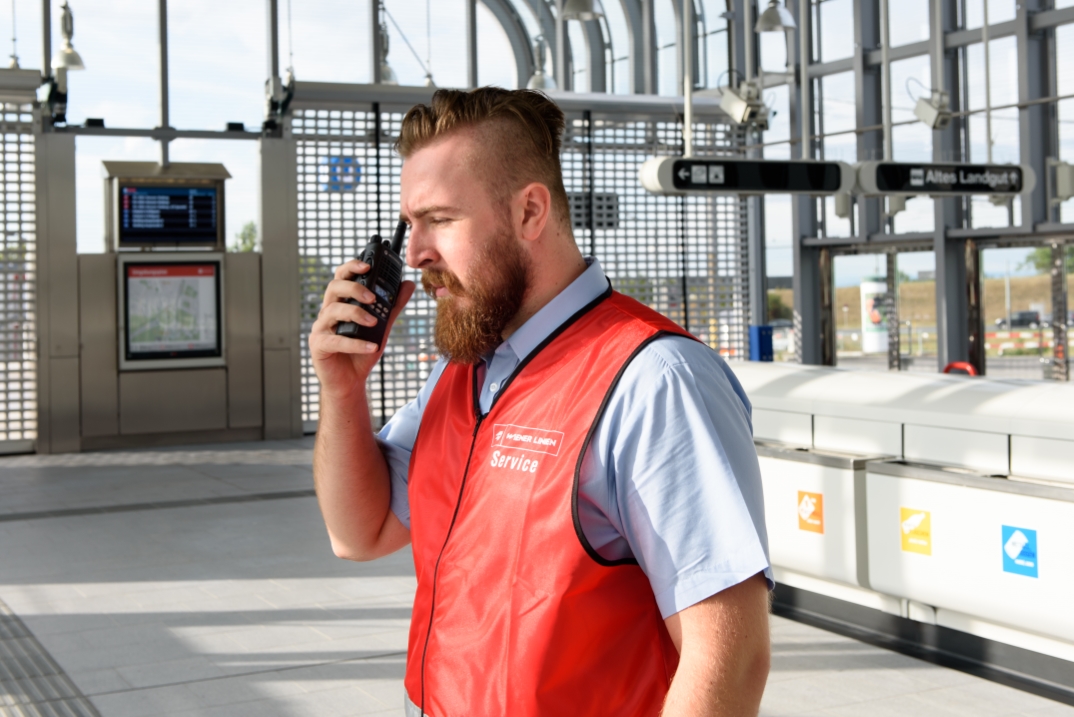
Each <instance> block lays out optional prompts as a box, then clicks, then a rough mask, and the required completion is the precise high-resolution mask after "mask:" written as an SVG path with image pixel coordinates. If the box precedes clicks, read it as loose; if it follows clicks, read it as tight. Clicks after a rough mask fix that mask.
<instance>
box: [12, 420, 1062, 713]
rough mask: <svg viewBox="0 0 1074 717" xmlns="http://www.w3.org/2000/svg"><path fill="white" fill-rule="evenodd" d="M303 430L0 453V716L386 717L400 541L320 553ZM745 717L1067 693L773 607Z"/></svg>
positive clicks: (994, 705)
mask: <svg viewBox="0 0 1074 717" xmlns="http://www.w3.org/2000/svg"><path fill="white" fill-rule="evenodd" d="M311 450H312V439H311V438H307V439H303V440H296V441H280V442H266V443H246V444H233V445H213V446H202V447H196V448H181V449H161V450H146V451H123V452H100V453H83V454H72V455H57V456H14V457H7V458H2V459H0V716H2V717H7V716H9V715H10V716H15V715H20V716H21V715H39V714H40V715H51V714H56V715H60V714H64V715H68V714H74V715H100V716H101V717H138V716H141V715H228V716H229V717H241V716H243V715H258V717H264V716H267V715H280V716H281V717H283V716H294V717H299V716H305V715H309V716H311V717H312V716H314V715H316V716H317V717H324V716H331V715H367V714H385V715H401V714H402V713H403V709H402V702H403V692H402V680H403V672H404V668H405V650H406V639H407V629H408V624H409V619H410V606H411V602H412V599H413V594H414V588H415V580H414V574H413V567H412V564H411V560H410V556H409V553H408V552H407V551H405V550H404V551H401V552H400V553H398V554H396V555H393V556H391V557H389V558H386V559H384V560H381V561H377V562H374V563H366V564H356V563H350V562H346V561H343V560H339V559H337V558H335V557H334V556H333V555H332V552H331V550H330V548H329V544H328V538H327V536H326V534H325V530H324V526H323V524H322V522H321V519H320V514H319V512H318V510H317V505H316V499H315V498H314V494H313V485H312V474H311V469H310V461H311ZM772 642H773V662H772V672H771V675H770V676H769V681H768V688H767V690H766V693H765V697H764V702H763V705H762V710H761V713H762V714H763V715H768V716H771V717H775V716H776V715H788V716H789V715H818V716H819V715H830V716H835V715H847V716H849V715H877V716H883V715H898V716H899V717H903V716H904V715H907V714H917V715H930V716H934V717H937V716H947V715H951V716H954V715H990V716H991V715H994V716H996V717H999V716H1001V715H1024V716H1029V715H1033V716H1034V717H1053V716H1054V717H1060V716H1067V715H1070V716H1071V717H1074V707H1070V706H1067V705H1064V704H1060V703H1057V702H1053V701H1050V700H1047V699H1044V698H1042V697H1039V696H1036V695H1033V694H1029V693H1026V692H1022V691H1019V690H1017V689H1013V688H1011V687H1007V686H1004V685H1000V684H997V683H994V682H990V681H987V680H983V679H980V678H978V677H975V676H972V675H969V674H965V673H963V672H958V671H955V670H951V669H948V668H945V667H940V666H937V665H934V664H930V663H926V662H922V661H919V660H916V659H914V658H911V657H908V656H906V655H902V654H897V653H894V652H889V651H886V650H883V649H880V648H877V647H874V646H871V645H867V644H864V643H860V642H857V641H855V640H852V639H849V638H846V637H843V636H840V635H836V634H833V633H829V632H825V631H823V630H820V629H817V628H815V627H811V626H808V625H804V624H800V623H797V622H793V621H790V620H787V619H784V618H781V617H776V616H773V617H772Z"/></svg>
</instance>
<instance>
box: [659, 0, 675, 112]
mask: <svg viewBox="0 0 1074 717" xmlns="http://www.w3.org/2000/svg"><path fill="white" fill-rule="evenodd" d="M653 21H654V23H655V24H656V76H657V79H658V80H659V82H658V83H657V85H658V87H657V92H658V94H661V95H680V94H682V88H681V87H679V86H678V84H679V65H678V63H679V59H678V54H677V51H676V49H675V48H676V44H677V43H678V37H677V32H676V28H675V10H674V8H673V6H672V4H671V0H658V2H656V3H654V5H653Z"/></svg>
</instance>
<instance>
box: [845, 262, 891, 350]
mask: <svg viewBox="0 0 1074 717" xmlns="http://www.w3.org/2000/svg"><path fill="white" fill-rule="evenodd" d="M886 275H887V264H886V258H885V256H884V255H883V254H856V255H848V256H836V257H834V258H833V259H832V279H833V281H834V282H835V297H834V306H833V307H832V310H833V311H834V313H835V357H836V365H838V366H846V367H848V368H869V369H877V370H881V371H883V370H887V367H888V358H887V350H888V349H887V329H886V328H885V329H882V330H878V329H877V327H882V326H886V325H885V324H883V320H884V316H885V315H886V312H885V311H884V308H883V295H884V293H885V291H884V289H885V282H886V279H885V277H886ZM863 294H864V295H865V296H866V302H869V303H867V304H866V305H864V306H863V304H862V299H861V297H862V295H863ZM877 294H879V295H880V296H879V300H877V298H878V297H877ZM874 304H875V306H874ZM863 308H864V309H865V310H864V312H863ZM862 316H865V321H866V323H864V324H863V323H862Z"/></svg>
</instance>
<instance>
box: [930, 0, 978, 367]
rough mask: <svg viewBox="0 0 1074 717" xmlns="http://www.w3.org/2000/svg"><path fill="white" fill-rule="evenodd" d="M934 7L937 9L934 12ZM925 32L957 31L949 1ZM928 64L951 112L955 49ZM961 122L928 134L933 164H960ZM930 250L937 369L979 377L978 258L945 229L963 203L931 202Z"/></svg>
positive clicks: (933, 53)
mask: <svg viewBox="0 0 1074 717" xmlns="http://www.w3.org/2000/svg"><path fill="white" fill-rule="evenodd" d="M936 3H940V7H939V9H940V11H941V12H939V13H937V12H936V10H937V7H936ZM929 18H930V33H931V34H932V36H933V37H937V35H938V34H942V33H948V32H951V31H953V30H955V29H957V22H958V18H957V15H956V7H955V5H954V4H953V3H950V2H944V0H931V2H930V12H929ZM929 52H930V61H931V65H932V78H933V83H934V84H942V85H943V87H944V89H946V90H947V92H948V93H949V94H950V97H951V101H952V107H951V109H952V110H954V111H958V109H959V104H958V103H959V98H960V97H961V96H962V93H961V91H960V85H961V76H960V75H961V73H960V72H959V66H958V65H959V63H958V59H957V55H956V53H955V51H948V50H946V49H942V48H941V45H940V44H939V43H935V42H933V43H931V46H930V50H929ZM964 122H965V120H964V119H963V118H957V119H954V120H952V122H951V124H950V125H949V126H948V127H947V129H943V130H935V131H934V132H933V133H932V159H933V161H934V162H958V161H961V160H962V150H961V139H960V137H961V135H960V132H961V130H962V127H963V126H964ZM933 215H934V217H935V222H934V225H933V226H934V236H933V248H934V250H935V254H936V360H937V368H938V369H939V370H943V368H944V367H945V366H946V365H947V364H948V363H950V362H952V361H967V362H969V363H971V364H973V366H974V368H976V369H977V372H978V373H979V374H981V375H984V372H985V368H986V367H985V362H984V347H983V344H982V338H983V336H982V335H981V332H980V330H979V328H978V327H977V325H978V324H979V323H980V315H981V306H980V297H981V292H980V287H979V286H978V285H977V282H979V281H980V277H979V276H978V273H979V272H978V265H979V262H980V257H979V256H978V250H977V247H976V245H975V244H974V243H972V242H967V241H966V240H965V239H955V238H952V237H950V236H948V230H949V229H954V228H958V227H961V226H962V224H963V201H962V199H961V198H958V197H947V198H944V199H936V200H934V209H933Z"/></svg>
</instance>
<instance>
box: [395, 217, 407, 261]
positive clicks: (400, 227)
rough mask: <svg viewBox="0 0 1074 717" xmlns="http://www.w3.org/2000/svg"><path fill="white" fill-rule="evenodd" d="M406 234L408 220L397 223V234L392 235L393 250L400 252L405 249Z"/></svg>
mask: <svg viewBox="0 0 1074 717" xmlns="http://www.w3.org/2000/svg"><path fill="white" fill-rule="evenodd" d="M405 234H406V222H399V223H398V224H396V225H395V234H393V235H392V251H393V252H395V253H396V254H399V252H400V251H402V249H403V236H404V235H405Z"/></svg>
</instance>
